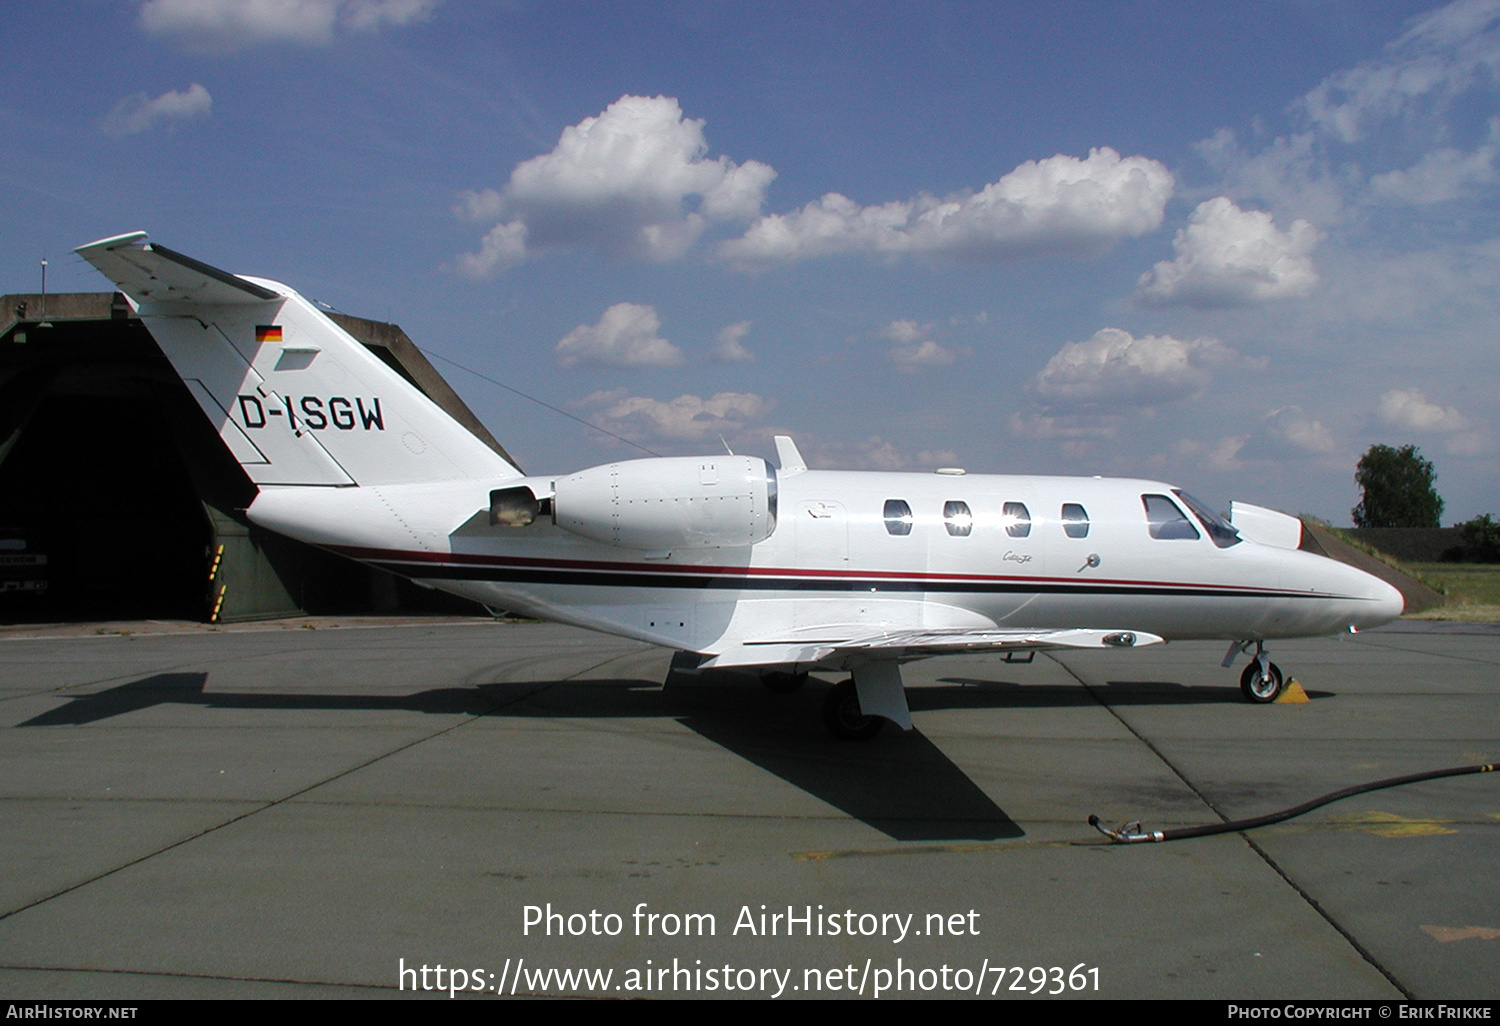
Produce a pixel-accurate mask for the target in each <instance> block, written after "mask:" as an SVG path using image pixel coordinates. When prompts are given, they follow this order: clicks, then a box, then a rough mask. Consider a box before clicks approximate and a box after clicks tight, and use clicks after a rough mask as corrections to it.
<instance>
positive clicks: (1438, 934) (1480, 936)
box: [1422, 926, 1500, 944]
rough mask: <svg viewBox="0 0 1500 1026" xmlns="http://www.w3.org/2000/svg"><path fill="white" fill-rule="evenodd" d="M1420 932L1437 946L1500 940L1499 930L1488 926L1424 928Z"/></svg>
mask: <svg viewBox="0 0 1500 1026" xmlns="http://www.w3.org/2000/svg"><path fill="white" fill-rule="evenodd" d="M1422 930H1423V932H1425V933H1428V934H1430V935H1431V936H1432V939H1433V940H1435V941H1437V942H1438V943H1439V944H1448V943H1450V942H1452V941H1462V940H1500V930H1496V929H1494V928H1493V927H1490V926H1424V927H1422Z"/></svg>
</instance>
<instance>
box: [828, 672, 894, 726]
mask: <svg viewBox="0 0 1500 1026" xmlns="http://www.w3.org/2000/svg"><path fill="white" fill-rule="evenodd" d="M823 725H824V726H825V727H827V728H828V732H829V733H830V734H832V735H833V736H834V737H836V738H838V739H839V740H840V741H868V740H870V738H872V737H874V736H875V735H876V734H879V733H880V728H882V727H884V726H885V717H884V716H866V715H865V714H864V713H863V712H862V711H861V710H860V707H859V692H858V690H856V688H855V686H854V678H853V677H850V678H849V679H848V680H842V681H839V682H838V683H837V684H835V685H834V686H833V687H832V688H830V689H829V691H828V694H827V696H825V697H824V699H823Z"/></svg>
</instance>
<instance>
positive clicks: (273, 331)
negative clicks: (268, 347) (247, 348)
mask: <svg viewBox="0 0 1500 1026" xmlns="http://www.w3.org/2000/svg"><path fill="white" fill-rule="evenodd" d="M255 341H257V342H280V341H281V325H279V324H257V325H256V326H255Z"/></svg>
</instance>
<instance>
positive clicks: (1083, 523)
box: [1062, 502, 1089, 538]
mask: <svg viewBox="0 0 1500 1026" xmlns="http://www.w3.org/2000/svg"><path fill="white" fill-rule="evenodd" d="M1062 525H1063V530H1064V531H1065V532H1067V535H1068V537H1069V538H1087V537H1088V536H1089V512H1088V510H1086V509H1084V508H1083V507H1082V506H1080V505H1079V504H1078V503H1076V502H1065V503H1063V508H1062Z"/></svg>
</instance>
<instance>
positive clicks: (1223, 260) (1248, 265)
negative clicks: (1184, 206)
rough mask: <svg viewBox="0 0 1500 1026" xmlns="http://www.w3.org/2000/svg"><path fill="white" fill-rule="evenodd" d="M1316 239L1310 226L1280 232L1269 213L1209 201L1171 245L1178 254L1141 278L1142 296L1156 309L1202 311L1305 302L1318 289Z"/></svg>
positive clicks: (1219, 199)
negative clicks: (1290, 300) (1284, 301)
mask: <svg viewBox="0 0 1500 1026" xmlns="http://www.w3.org/2000/svg"><path fill="white" fill-rule="evenodd" d="M1318 239H1319V235H1318V230H1317V229H1316V228H1314V227H1313V226H1312V225H1311V224H1309V223H1308V222H1306V221H1302V220H1298V221H1293V222H1292V226H1291V228H1289V229H1288V230H1287V231H1281V230H1280V229H1278V228H1277V227H1276V224H1275V222H1274V221H1273V220H1272V218H1271V215H1270V214H1268V213H1266V212H1265V211H1261V210H1241V209H1240V208H1239V207H1238V206H1236V205H1235V204H1234V203H1233V202H1232V201H1231V200H1229V199H1228V198H1226V197H1224V196H1218V197H1216V198H1214V199H1211V200H1205V201H1204V202H1202V203H1200V204H1198V207H1197V209H1196V210H1194V211H1193V213H1192V216H1191V218H1189V220H1188V225H1187V227H1186V228H1183V229H1180V230H1179V231H1178V232H1177V236H1176V238H1174V239H1173V240H1172V250H1173V252H1174V253H1175V254H1176V256H1175V257H1174V258H1173V259H1172V260H1163V261H1161V262H1159V263H1158V264H1157V265H1156V266H1155V267H1153V268H1152V269H1151V270H1149V271H1147V272H1146V273H1145V274H1143V275H1141V277H1140V281H1139V282H1138V283H1137V295H1138V296H1139V298H1140V299H1141V300H1142V301H1143V302H1146V303H1149V304H1151V305H1154V306H1165V305H1169V304H1183V305H1186V306H1193V307H1200V308H1213V307H1230V306H1245V305H1247V304H1250V303H1259V302H1262V301H1265V300H1272V299H1288V298H1294V297H1299V296H1306V295H1308V294H1309V293H1311V292H1312V290H1313V288H1314V287H1315V286H1316V285H1317V284H1318V272H1317V270H1316V269H1315V268H1314V267H1313V262H1312V251H1313V249H1314V248H1315V247H1316V246H1317V244H1318Z"/></svg>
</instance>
